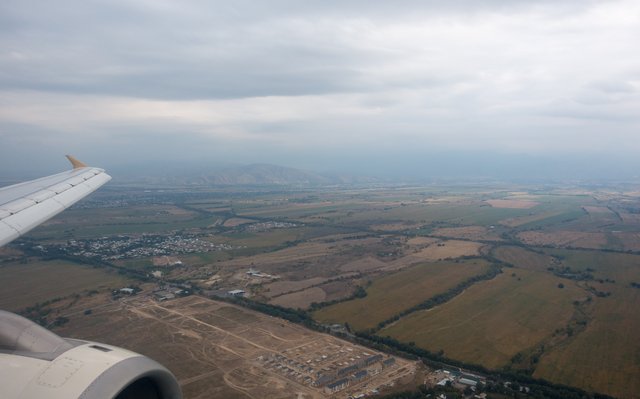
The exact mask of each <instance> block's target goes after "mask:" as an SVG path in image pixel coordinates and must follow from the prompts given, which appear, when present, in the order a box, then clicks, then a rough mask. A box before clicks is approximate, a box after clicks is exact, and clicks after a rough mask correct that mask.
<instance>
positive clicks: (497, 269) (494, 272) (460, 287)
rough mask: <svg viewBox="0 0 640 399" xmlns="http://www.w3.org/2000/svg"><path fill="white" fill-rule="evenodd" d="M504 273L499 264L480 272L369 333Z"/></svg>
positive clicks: (381, 324) (394, 316)
mask: <svg viewBox="0 0 640 399" xmlns="http://www.w3.org/2000/svg"><path fill="white" fill-rule="evenodd" d="M500 273H502V269H501V268H500V267H499V266H492V267H491V268H490V269H489V271H488V272H486V273H484V274H480V275H477V276H473V277H471V278H469V279H467V280H465V281H463V282H461V283H460V284H458V285H456V286H455V287H453V288H451V289H449V290H447V291H446V292H443V293H442V294H438V295H435V296H433V297H431V298H429V299H427V300H426V301H424V302H421V303H419V304H417V305H415V306H412V307H410V308H408V309H405V310H403V311H402V312H400V313H397V314H395V315H393V316H391V317H390V318H388V319H386V320H383V321H381V322H380V323H378V325H377V326H376V327H375V328H373V329H370V330H368V332H369V333H374V332H376V331H380V330H381V329H383V328H384V327H386V326H387V325H389V324H391V323H393V322H395V321H398V320H399V319H400V318H402V317H404V316H407V315H409V314H411V313H413V312H417V311H419V310H426V309H431V308H433V307H435V306H438V305H441V304H443V303H445V302H448V301H450V300H451V299H453V298H454V297H455V296H457V295H459V294H460V293H462V291H464V290H465V289H467V288H469V287H470V286H472V285H473V284H475V283H477V282H479V281H483V280H491V279H492V278H494V277H495V276H497V275H498V274H500Z"/></svg>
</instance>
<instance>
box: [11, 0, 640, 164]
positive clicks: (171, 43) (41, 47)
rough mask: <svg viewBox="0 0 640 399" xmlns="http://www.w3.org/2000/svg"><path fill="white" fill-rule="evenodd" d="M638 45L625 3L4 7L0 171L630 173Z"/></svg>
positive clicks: (636, 14)
mask: <svg viewBox="0 0 640 399" xmlns="http://www.w3.org/2000/svg"><path fill="white" fill-rule="evenodd" d="M443 3H446V4H443ZM479 3H482V4H479ZM638 37H640V4H639V3H638V2H636V1H632V0H630V1H625V0H622V1H600V2H595V1H594V2H587V1H577V0H575V1H540V2H530V1H488V2H477V1H457V2H455V1H454V2H439V1H438V2H436V1H401V2H371V1H348V2H344V1H322V2H299V1H273V2H268V3H266V2H259V1H234V2H220V3H219V4H215V2H209V1H184V2H169V1H156V0H154V1H135V2H131V1H71V0H68V1H61V2H44V1H6V2H3V4H2V5H0V43H1V46H0V49H2V50H0V141H1V143H2V146H1V148H0V166H1V167H2V172H4V174H10V173H11V171H12V168H13V166H12V165H15V163H16V162H17V161H18V160H20V159H24V158H25V157H28V158H31V159H34V158H36V159H38V160H40V161H41V163H42V165H44V164H46V163H50V162H51V160H52V159H53V157H54V156H55V157H56V158H57V157H59V155H60V153H66V152H70V151H71V152H76V153H77V154H78V156H80V154H82V155H84V158H87V157H88V158H89V159H90V160H91V161H92V163H99V164H105V163H106V164H107V166H108V165H109V164H110V163H121V162H124V161H125V160H126V159H127V158H131V157H136V158H137V159H139V160H142V161H144V160H149V161H152V160H153V161H157V160H162V159H170V160H173V161H184V160H187V159H211V158H215V159H217V160H220V161H224V162H244V163H249V162H252V161H260V162H272V163H283V164H288V165H293V166H297V165H300V166H305V167H312V168H318V167H325V168H326V169H331V168H330V166H331V165H327V163H332V164H333V165H334V167H335V168H337V169H340V168H349V167H350V166H353V165H352V164H351V163H350V162H349V161H348V159H349V158H350V157H352V158H353V159H358V164H359V165H360V166H361V167H360V169H365V171H366V165H367V164H371V165H377V166H378V167H383V166H388V167H389V168H394V165H397V164H400V163H398V162H394V159H398V158H407V159H408V158H411V159H414V158H415V159H419V158H420V155H421V154H422V155H424V156H429V155H433V154H448V153H451V154H461V153H467V152H483V151H486V152H491V153H495V154H505V156H509V157H512V156H514V155H516V156H517V155H519V154H524V155H527V156H533V157H536V156H538V157H546V156H553V157H557V158H562V157H576V156H579V157H580V156H581V157H585V158H588V157H590V156H593V157H598V159H605V160H611V161H614V160H616V159H621V158H633V156H634V154H636V153H638V151H639V150H640V135H639V133H638V128H639V127H640V113H639V112H638V110H640V52H639V51H637V50H638V45H637V38H638ZM381 157H383V158H384V159H387V160H388V162H389V165H380V164H379V159H381ZM34 162H36V161H34ZM401 163H402V162H401ZM403 164H404V166H403V168H411V167H412V166H411V165H406V163H403ZM362 165H365V167H362ZM415 166H418V165H417V164H416V165H415ZM621 167H622V165H621ZM624 167H625V168H626V167H628V164H625V166H624Z"/></svg>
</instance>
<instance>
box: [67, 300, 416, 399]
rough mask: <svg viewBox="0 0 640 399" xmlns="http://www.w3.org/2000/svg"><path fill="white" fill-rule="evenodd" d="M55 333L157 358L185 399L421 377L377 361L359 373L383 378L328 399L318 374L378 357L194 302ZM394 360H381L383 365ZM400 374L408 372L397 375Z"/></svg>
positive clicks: (306, 393) (99, 316)
mask: <svg viewBox="0 0 640 399" xmlns="http://www.w3.org/2000/svg"><path fill="white" fill-rule="evenodd" d="M70 311H71V309H70ZM107 326H108V328H107ZM57 332H58V333H59V334H61V335H63V336H71V337H75V338H81V339H89V340H95V341H99V342H105V343H108V344H112V345H117V346H122V347H126V348H128V349H131V350H134V351H137V352H140V353H142V354H145V355H147V356H150V357H152V358H153V359H155V360H157V361H159V362H160V363H162V364H164V365H165V366H167V367H168V368H169V369H170V370H171V371H172V372H173V373H174V374H175V375H176V377H177V378H178V380H179V382H180V385H181V387H182V389H183V392H184V397H185V398H187V399H189V398H212V397H220V398H260V399H262V398H323V397H340V398H341V397H345V398H346V397H347V396H348V395H354V394H358V393H364V392H367V391H370V390H371V389H374V388H376V387H381V386H382V385H384V384H389V383H390V382H394V381H395V380H398V379H402V378H407V377H410V376H411V375H412V373H413V370H415V367H414V364H413V363H412V362H409V361H407V360H404V359H400V358H393V359H394V361H393V364H392V365H390V366H385V367H383V366H382V363H381V360H378V361H376V362H375V364H374V362H371V363H370V364H369V365H368V366H366V367H359V369H367V370H368V369H369V368H371V369H373V368H375V367H377V370H378V372H379V374H377V375H373V374H372V373H368V375H367V377H366V378H364V379H362V380H360V381H355V380H353V381H352V382H351V383H350V384H349V386H348V387H346V388H344V389H342V390H340V391H338V392H337V393H333V394H328V393H326V392H325V390H324V385H325V384H320V386H314V385H313V381H312V380H311V377H312V376H315V375H316V374H315V371H316V370H322V369H327V370H332V368H333V369H336V370H339V367H341V366H340V364H343V365H344V362H347V363H358V361H359V360H360V359H364V358H365V357H370V356H373V355H377V354H379V353H378V352H376V351H372V350H370V349H368V348H364V347H361V346H357V345H353V344H351V343H348V342H346V341H342V340H340V339H337V338H335V337H332V336H329V335H325V334H320V333H316V332H313V331H310V330H307V329H305V328H303V327H301V326H298V325H295V324H291V323H288V322H286V321H284V320H281V319H278V318H274V317H270V316H267V315H264V314H261V313H257V312H253V311H250V310H247V309H243V308H240V307H237V306H233V305H230V304H228V303H224V302H217V301H213V300H209V299H206V298H202V297H196V296H191V297H186V298H180V299H176V300H174V301H170V302H162V303H157V302H155V301H153V300H151V299H149V298H144V297H136V298H133V299H129V300H127V301H119V302H113V303H111V304H109V305H108V306H104V307H102V308H100V309H96V310H94V311H93V313H92V314H90V315H82V313H81V315H80V316H71V317H70V322H69V323H68V324H66V325H65V326H64V327H62V328H60V329H58V330H57ZM356 355H357V357H358V359H356ZM351 358H353V360H349V359H351ZM389 358H391V357H389V356H388V355H383V354H380V359H389ZM401 369H404V372H403V373H398V371H399V370H401ZM309 370H312V371H309ZM396 374H399V375H397V376H393V377H392V375H396ZM365 385H366V386H367V388H364V387H365Z"/></svg>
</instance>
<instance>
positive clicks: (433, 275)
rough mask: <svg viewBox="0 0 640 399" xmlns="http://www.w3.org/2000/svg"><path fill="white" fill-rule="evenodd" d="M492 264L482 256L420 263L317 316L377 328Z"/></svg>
mask: <svg viewBox="0 0 640 399" xmlns="http://www.w3.org/2000/svg"><path fill="white" fill-rule="evenodd" d="M488 267H489V264H488V263H487V262H486V261H484V260H480V259H476V260H467V261H464V262H460V263H455V262H439V263H425V264H420V265H417V266H413V267H410V268H407V269H405V270H402V271H400V272H398V273H394V274H391V275H388V276H385V277H381V278H379V279H377V280H374V282H373V283H372V284H371V286H369V287H368V288H367V290H366V291H367V296H366V297H365V298H358V299H354V300H351V301H347V302H342V303H338V304H336V305H333V306H329V307H327V308H324V309H320V310H319V311H317V312H315V313H314V315H313V317H314V318H315V319H316V320H318V321H320V322H323V323H344V322H348V323H349V325H350V326H351V327H352V328H354V329H356V330H363V329H367V328H371V327H375V326H376V325H377V324H378V323H379V322H381V321H383V320H386V319H388V318H389V317H391V316H393V315H395V314H397V313H399V312H401V311H402V310H405V309H408V308H410V307H411V306H414V305H417V304H419V303H421V302H423V301H425V300H427V299H429V298H431V297H433V296H434V295H437V294H440V293H443V292H445V291H447V290H448V289H450V288H452V287H454V286H456V285H457V284H458V283H460V282H462V281H464V280H466V279H468V278H470V277H472V276H475V275H478V274H482V273H484V272H485V271H486V270H487V269H488Z"/></svg>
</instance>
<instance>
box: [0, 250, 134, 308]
mask: <svg viewBox="0 0 640 399" xmlns="http://www.w3.org/2000/svg"><path fill="white" fill-rule="evenodd" d="M130 282H131V280H130V279H127V278H125V277H123V276H120V275H118V274H117V273H113V272H107V271H105V270H101V269H95V268H91V267H87V266H82V265H79V264H77V263H72V262H65V261H61V260H52V261H44V260H37V259H32V260H29V261H28V263H26V264H25V263H19V262H10V263H4V264H2V265H0V284H1V285H2V287H3V288H2V294H1V295H0V308H1V309H6V310H13V311H17V310H22V309H24V308H26V307H29V306H33V305H35V304H37V303H40V302H45V301H48V300H52V299H55V298H61V297H66V296H69V295H72V294H81V293H86V292H87V291H91V290H105V289H115V288H121V287H123V286H126V285H127V284H128V283H130ZM34 287H37V288H34Z"/></svg>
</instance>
